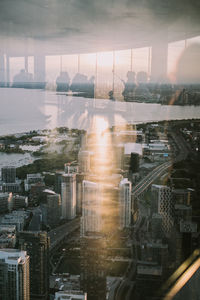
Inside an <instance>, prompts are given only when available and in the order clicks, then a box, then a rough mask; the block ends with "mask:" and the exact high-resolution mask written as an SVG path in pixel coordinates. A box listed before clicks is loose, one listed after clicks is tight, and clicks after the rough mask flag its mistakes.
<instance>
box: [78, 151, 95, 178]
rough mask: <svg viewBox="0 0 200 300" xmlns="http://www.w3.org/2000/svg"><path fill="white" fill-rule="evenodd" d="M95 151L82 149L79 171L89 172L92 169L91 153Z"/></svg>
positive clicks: (79, 157)
mask: <svg viewBox="0 0 200 300" xmlns="http://www.w3.org/2000/svg"><path fill="white" fill-rule="evenodd" d="M92 154H93V153H92V152H90V151H83V150H80V151H79V154H78V162H79V172H80V173H89V172H90V170H91V155H92Z"/></svg>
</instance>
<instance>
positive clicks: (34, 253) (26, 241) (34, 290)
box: [18, 231, 50, 300]
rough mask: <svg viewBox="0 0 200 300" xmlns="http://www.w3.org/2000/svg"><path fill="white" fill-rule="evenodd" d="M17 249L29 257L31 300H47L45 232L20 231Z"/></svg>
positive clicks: (47, 271) (47, 243) (47, 250)
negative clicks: (25, 252) (23, 251)
mask: <svg viewBox="0 0 200 300" xmlns="http://www.w3.org/2000/svg"><path fill="white" fill-rule="evenodd" d="M18 242H19V247H20V249H21V250H25V251H27V254H28V255H29V256H30V296H31V300H47V299H48V293H49V242H50V241H49V238H48V236H47V233H46V232H33V231H32V232H29V231H22V232H20V233H19V235H18Z"/></svg>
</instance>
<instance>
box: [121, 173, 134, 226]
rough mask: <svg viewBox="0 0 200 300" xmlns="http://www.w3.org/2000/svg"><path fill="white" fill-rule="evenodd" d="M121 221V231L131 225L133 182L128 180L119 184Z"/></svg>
mask: <svg viewBox="0 0 200 300" xmlns="http://www.w3.org/2000/svg"><path fill="white" fill-rule="evenodd" d="M119 219H120V220H119V227H120V229H123V228H128V227H129V226H130V225H131V182H130V181H128V179H127V178H124V179H122V180H121V181H120V184H119Z"/></svg>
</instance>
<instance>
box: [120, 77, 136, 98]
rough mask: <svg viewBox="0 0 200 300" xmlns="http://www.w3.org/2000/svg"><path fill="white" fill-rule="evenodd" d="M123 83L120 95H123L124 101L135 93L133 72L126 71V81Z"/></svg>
mask: <svg viewBox="0 0 200 300" xmlns="http://www.w3.org/2000/svg"><path fill="white" fill-rule="evenodd" d="M122 82H123V83H124V90H123V92H122V95H123V96H124V101H132V100H133V98H134V95H135V88H136V84H135V72H132V71H128V72H127V81H126V82H125V81H124V80H122Z"/></svg>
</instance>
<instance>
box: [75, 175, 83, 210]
mask: <svg viewBox="0 0 200 300" xmlns="http://www.w3.org/2000/svg"><path fill="white" fill-rule="evenodd" d="M83 180H84V175H83V174H76V214H77V215H81V214H82V199H83V186H82V184H83Z"/></svg>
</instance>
